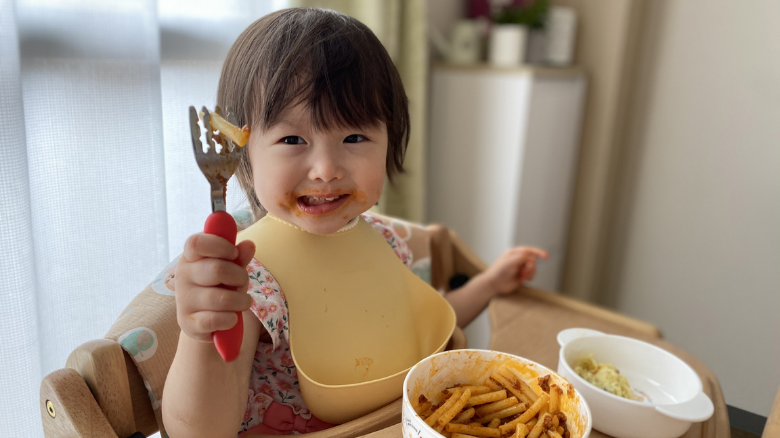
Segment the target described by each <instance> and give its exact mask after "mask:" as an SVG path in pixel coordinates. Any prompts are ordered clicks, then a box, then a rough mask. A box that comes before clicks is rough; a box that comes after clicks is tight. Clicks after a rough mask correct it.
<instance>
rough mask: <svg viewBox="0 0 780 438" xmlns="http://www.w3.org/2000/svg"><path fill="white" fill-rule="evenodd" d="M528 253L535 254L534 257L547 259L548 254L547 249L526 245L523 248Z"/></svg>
mask: <svg viewBox="0 0 780 438" xmlns="http://www.w3.org/2000/svg"><path fill="white" fill-rule="evenodd" d="M525 249H526V250H527V251H528V252H529V253H531V254H533V255H535V256H536V257H539V258H540V259H545V260H546V259H547V257H549V256H550V255H549V254H547V251H545V250H543V249H539V248H533V247H527V248H525Z"/></svg>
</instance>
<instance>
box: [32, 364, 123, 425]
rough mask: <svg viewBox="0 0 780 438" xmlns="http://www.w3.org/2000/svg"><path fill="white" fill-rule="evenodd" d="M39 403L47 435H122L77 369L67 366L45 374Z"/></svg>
mask: <svg viewBox="0 0 780 438" xmlns="http://www.w3.org/2000/svg"><path fill="white" fill-rule="evenodd" d="M40 403H41V405H40V406H41V422H42V423H43V434H44V436H45V437H46V438H86V437H95V438H97V437H105V438H119V437H118V436H117V434H116V433H114V429H112V428H111V424H109V423H108V420H107V419H106V417H105V415H103V411H101V410H100V406H98V404H97V402H96V401H95V399H94V397H92V393H91V392H90V391H89V388H88V387H87V384H86V382H84V379H83V378H82V377H81V375H80V374H79V373H78V372H77V371H76V370H73V369H71V368H64V369H61V370H57V371H54V372H53V373H51V374H49V375H48V376H46V377H44V379H43V381H42V382H41V392H40Z"/></svg>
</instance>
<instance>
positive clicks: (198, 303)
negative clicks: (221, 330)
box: [187, 287, 253, 313]
mask: <svg viewBox="0 0 780 438" xmlns="http://www.w3.org/2000/svg"><path fill="white" fill-rule="evenodd" d="M189 294H191V296H190V299H189V300H188V301H187V307H189V310H190V311H191V312H195V313H197V312H201V311H216V312H229V311H232V312H243V311H244V310H247V309H249V308H250V307H251V306H252V302H253V301H252V297H250V296H249V295H248V294H247V293H246V292H239V291H235V290H230V289H223V288H221V287H196V288H193V289H192V290H190V291H189Z"/></svg>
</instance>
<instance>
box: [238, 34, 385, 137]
mask: <svg viewBox="0 0 780 438" xmlns="http://www.w3.org/2000/svg"><path fill="white" fill-rule="evenodd" d="M345 24H347V23H345ZM299 31H300V35H288V36H289V38H290V41H289V43H290V44H289V45H288V47H285V44H282V45H279V46H277V47H276V48H275V50H274V52H276V53H267V55H270V56H269V58H270V60H271V61H276V62H271V63H270V65H269V67H271V68H270V69H268V70H267V72H266V74H261V75H258V76H256V81H255V83H254V84H253V87H252V88H253V93H252V94H253V97H254V99H251V100H254V101H256V102H261V104H260V105H257V106H256V107H255V108H254V111H253V114H252V117H251V118H252V122H254V123H256V124H258V125H259V127H260V129H262V130H266V129H268V128H270V127H271V126H273V125H274V124H275V123H276V122H278V121H279V117H280V116H281V114H282V113H283V112H284V111H285V109H287V108H289V107H293V106H296V105H303V106H304V107H305V108H306V109H307V110H308V112H309V114H310V116H311V124H312V126H314V128H315V129H317V130H329V129H333V128H346V127H367V126H376V125H378V124H380V123H383V122H384V123H388V124H389V123H391V122H392V118H393V111H392V108H393V106H394V102H393V99H394V93H393V81H392V79H391V78H390V77H389V75H388V72H387V69H384V68H378V67H377V66H382V65H383V64H384V62H385V60H383V59H382V58H381V57H380V56H377V55H376V54H375V52H372V51H370V50H365V46H368V43H369V42H368V41H366V40H367V36H368V35H366V33H365V32H360V31H359V29H355V26H354V25H352V26H349V25H346V26H343V27H342V28H333V27H326V28H324V29H320V32H316V33H312V34H307V33H306V29H299ZM369 35H370V36H373V34H369ZM361 49H363V50H361ZM288 54H295V55H288Z"/></svg>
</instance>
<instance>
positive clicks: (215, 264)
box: [175, 233, 255, 342]
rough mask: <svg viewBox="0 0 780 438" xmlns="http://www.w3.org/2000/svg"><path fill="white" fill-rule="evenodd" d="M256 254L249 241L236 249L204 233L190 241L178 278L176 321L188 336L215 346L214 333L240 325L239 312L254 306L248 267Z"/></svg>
mask: <svg viewBox="0 0 780 438" xmlns="http://www.w3.org/2000/svg"><path fill="white" fill-rule="evenodd" d="M254 253H255V245H254V243H252V242H251V241H248V240H246V241H243V242H240V243H239V244H238V245H236V246H233V245H232V244H231V243H230V242H228V241H227V240H225V239H223V238H222V237H219V236H215V235H212V234H204V233H198V234H193V235H192V236H190V237H189V238H188V239H187V242H186V243H185V244H184V252H183V253H182V256H181V257H180V258H179V262H178V264H177V265H176V274H175V275H176V319H177V320H178V322H179V327H181V331H182V332H183V333H184V334H186V335H187V336H189V337H190V338H192V339H194V340H197V341H201V342H212V341H211V333H212V332H215V331H217V330H227V329H229V328H231V327H233V326H234V325H236V322H237V321H238V317H237V316H236V312H242V311H244V310H247V309H249V307H251V306H252V298H251V297H250V296H249V295H248V294H247V293H246V291H247V288H248V286H249V275H248V274H247V271H246V266H247V265H248V264H249V262H250V261H251V260H252V257H253V256H254Z"/></svg>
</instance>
